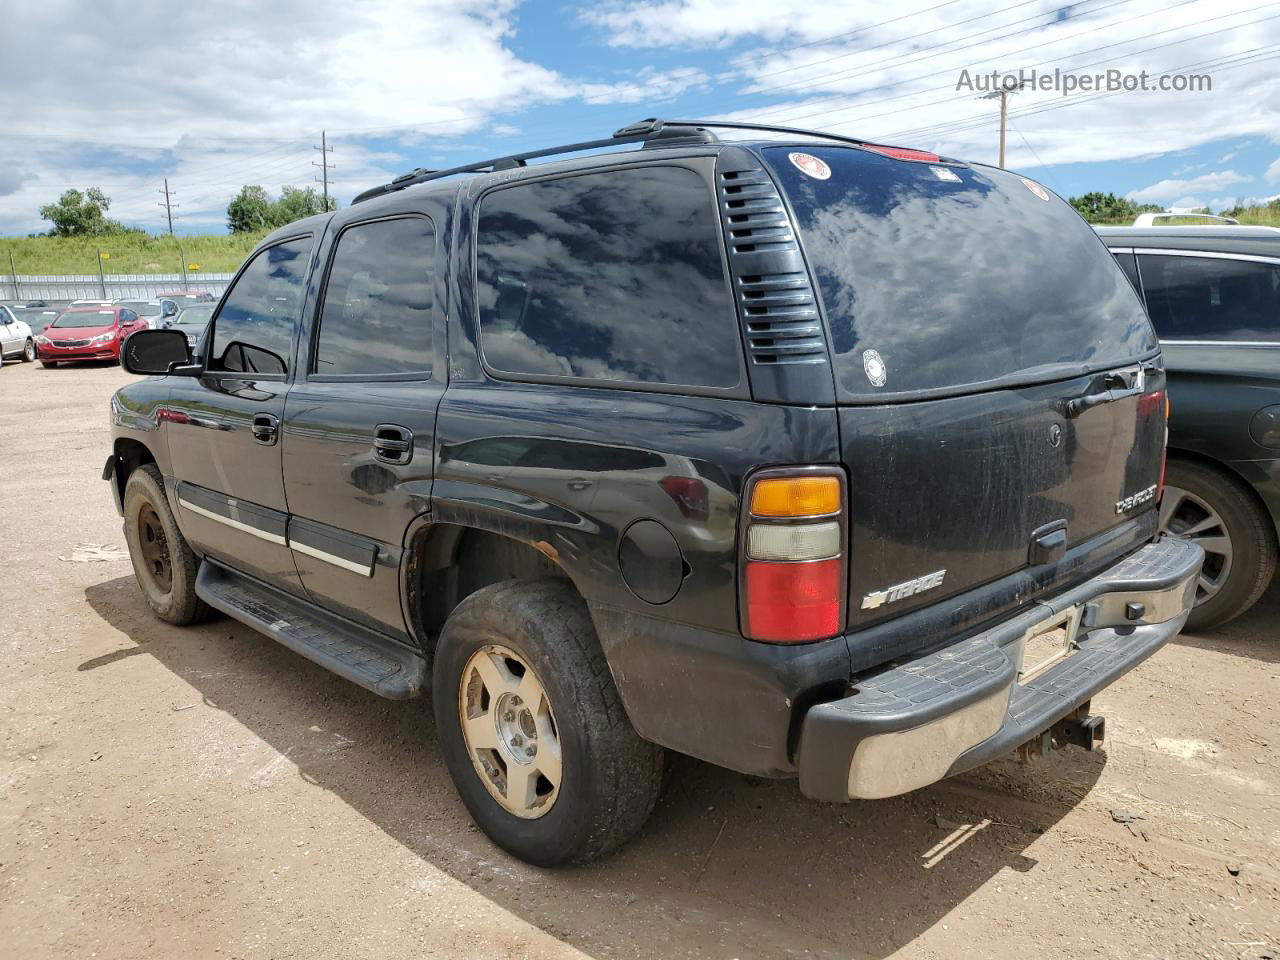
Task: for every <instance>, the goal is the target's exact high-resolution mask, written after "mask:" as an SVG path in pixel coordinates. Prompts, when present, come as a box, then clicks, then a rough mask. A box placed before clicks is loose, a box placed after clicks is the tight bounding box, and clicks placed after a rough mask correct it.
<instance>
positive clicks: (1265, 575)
mask: <svg viewBox="0 0 1280 960" xmlns="http://www.w3.org/2000/svg"><path fill="white" fill-rule="evenodd" d="M1160 529H1161V532H1163V533H1166V534H1168V535H1169V536H1171V537H1177V538H1179V539H1183V540H1190V541H1192V542H1193V543H1197V544H1199V545H1200V546H1201V547H1203V548H1204V553H1205V557H1204V568H1203V569H1202V570H1201V572H1200V579H1199V582H1198V583H1197V585H1196V605H1195V608H1194V609H1193V610H1192V611H1191V616H1190V617H1189V618H1188V619H1187V628H1188V629H1190V630H1204V629H1208V628H1210V627H1216V626H1219V625H1220V624H1223V623H1226V622H1227V621H1228V620H1231V619H1233V618H1235V617H1238V616H1240V614H1242V613H1244V612H1245V611H1246V610H1248V609H1249V608H1250V607H1252V606H1253V605H1254V603H1256V602H1257V600H1258V598H1259V597H1260V596H1262V593H1263V591H1265V590H1266V589H1267V585H1268V584H1269V583H1270V582H1271V577H1272V574H1273V573H1274V572H1275V567H1276V537H1275V530H1274V527H1273V526H1272V523H1271V520H1270V518H1268V516H1267V514H1266V511H1265V510H1263V509H1262V507H1261V506H1260V505H1259V504H1258V503H1257V502H1256V501H1255V500H1254V498H1253V497H1252V496H1251V495H1250V493H1249V491H1248V490H1247V489H1246V488H1245V487H1244V485H1243V484H1242V483H1241V482H1240V481H1239V480H1237V479H1236V478H1234V477H1232V476H1229V475H1228V474H1226V473H1223V472H1222V471H1220V470H1216V469H1214V468H1213V467H1208V466H1205V465H1204V464H1200V463H1195V462H1192V461H1186V460H1172V459H1171V460H1170V461H1169V469H1168V473H1167V475H1166V483H1165V489H1164V499H1163V500H1162V501H1161V503H1160Z"/></svg>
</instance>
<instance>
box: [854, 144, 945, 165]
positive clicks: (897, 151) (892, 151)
mask: <svg viewBox="0 0 1280 960" xmlns="http://www.w3.org/2000/svg"><path fill="white" fill-rule="evenodd" d="M863 149H864V150H870V151H872V152H873V153H879V154H882V155H883V156H886V157H893V159H895V160H915V161H916V162H918V163H940V162H941V161H942V157H940V156H938V155H937V154H936V153H930V152H929V151H927V150H912V149H911V148H910V147H889V146H885V145H883V144H879V143H867V144H863Z"/></svg>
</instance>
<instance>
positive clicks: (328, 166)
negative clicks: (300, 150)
mask: <svg viewBox="0 0 1280 960" xmlns="http://www.w3.org/2000/svg"><path fill="white" fill-rule="evenodd" d="M311 149H312V150H319V151H320V162H319V163H316V162H315V161H314V160H312V161H311V165H312V166H313V167H319V168H320V174H321V175H320V176H318V177H313V178H312V179H313V180H315V181H316V183H323V184H324V208H325V210H326V211H327V210H328V209H329V171H330V170H332V169H333V164H332V163H330V162H329V154H331V153H333V147H331V146H329V141H328V140H327V139H326V138H325V131H324V130H321V131H320V146H318V147H312V148H311Z"/></svg>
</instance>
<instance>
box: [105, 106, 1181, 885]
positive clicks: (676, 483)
mask: <svg viewBox="0 0 1280 960" xmlns="http://www.w3.org/2000/svg"><path fill="white" fill-rule="evenodd" d="M765 130H767V138H762V136H761V132H762V131H765ZM771 138H781V139H771ZM619 146H633V147H638V149H631V150H625V151H620V150H616V149H613V150H610V149H607V148H611V147H619ZM553 154H558V155H563V156H564V158H563V159H559V160H555V161H550V162H546V163H542V164H533V165H531V164H529V162H528V161H529V160H531V159H536V158H541V157H549V156H551V155H553ZM123 363H124V365H125V366H126V368H127V369H129V370H130V371H132V372H135V373H144V374H157V376H152V377H150V378H149V379H146V380H143V381H139V382H137V383H134V384H132V385H130V386H127V387H125V388H123V389H122V390H120V391H119V392H118V393H117V394H116V395H115V397H114V398H113V400H112V404H111V416H112V423H113V433H114V439H113V449H112V451H111V456H110V457H109V459H108V461H107V464H106V469H105V474H104V476H105V479H107V480H109V481H110V483H111V488H112V491H113V493H114V495H115V498H116V503H117V507H118V508H119V509H120V511H121V513H122V515H123V517H124V529H125V534H126V537H127V540H128V544H129V549H130V552H131V554H132V557H133V563H134V568H135V570H136V573H137V579H138V583H139V585H140V587H141V589H142V591H143V593H144V594H145V596H146V598H147V600H148V602H149V603H150V605H151V607H152V608H153V609H154V611H155V612H156V614H157V615H158V616H159V617H161V618H162V619H164V620H167V621H168V622H170V623H174V624H188V623H192V622H194V621H196V620H198V619H200V618H201V617H203V616H205V615H206V614H207V613H209V612H210V611H211V610H213V611H221V612H222V613H225V614H228V615H230V616H231V617H234V618H235V619H237V620H240V621H242V622H244V623H246V624H249V625H250V626H252V627H254V628H256V629H257V630H260V631H261V632H263V633H265V634H267V635H268V636H270V637H273V638H274V639H276V640H278V641H279V642H281V643H283V644H285V645H286V646H288V647H290V648H291V649H293V650H295V651H297V652H298V653H301V654H302V655H303V656H306V657H308V658H310V659H312V660H314V661H316V662H317V663H320V664H322V665H324V666H326V667H328V668H329V669H331V670H333V671H334V672H336V673H338V674H340V675H342V676H344V677H347V678H349V679H350V680H353V681H354V682H356V683H358V684H360V685H361V686H364V687H366V688H368V689H369V690H371V691H373V692H374V693H377V694H380V695H382V696H385V697H391V698H406V697H414V696H418V695H419V694H421V693H424V692H426V691H428V689H429V690H430V695H431V697H432V699H433V708H434V711H435V718H436V726H437V735H438V738H439V743H440V749H441V751H442V754H443V756H444V759H445V761H446V763H447V766H448V768H449V771H450V773H451V775H452V777H453V780H454V782H455V784H456V785H457V789H458V792H459V793H460V795H461V797H462V800H463V802H464V803H465V804H466V806H467V809H468V810H469V811H470V813H471V815H472V816H473V817H474V818H475V820H476V822H477V823H478V824H479V825H480V826H481V827H482V828H483V829H484V830H485V831H486V832H487V833H488V834H489V836H490V837H492V838H493V839H494V840H495V841H496V842H497V843H498V844H499V845H500V846H502V847H503V848H505V849H506V850H508V851H510V852H511V853H513V854H515V855H516V856H518V857H521V858H524V859H525V860H528V861H530V862H532V863H536V864H542V865H554V864H561V863H568V862H582V861H586V860H589V859H591V858H593V857H596V856H598V855H600V854H601V853H603V852H605V851H607V850H609V849H610V848H612V847H614V846H616V845H617V844H619V843H621V842H622V841H623V840H625V839H626V838H627V837H629V836H630V835H632V834H633V833H634V832H635V831H636V830H638V829H639V828H640V826H641V824H642V823H643V822H644V820H645V818H646V816H647V815H648V814H649V812H650V810H651V808H652V807H653V804H654V801H655V798H656V796H657V792H658V788H659V782H660V779H661V773H662V769H663V748H669V749H672V750H677V751H680V752H682V753H685V754H690V755H692V756H694V757H699V758H702V759H703V760H706V761H709V762H711V763H715V764H719V765H721V766H724V767H728V768H731V769H733V770H737V771H741V772H743V773H746V774H753V775H756V776H762V777H798V779H799V786H800V790H801V791H802V792H803V793H805V794H806V795H807V796H809V797H813V798H816V799H820V800H827V801H848V800H850V799H851V798H876V797H886V796H891V795H894V794H899V793H903V792H905V791H909V790H913V789H916V788H918V787H921V786H924V785H926V784H929V783H932V782H934V781H937V780H939V779H941V778H943V777H947V776H951V775H954V774H957V773H960V772H962V771H965V770H969V769H971V768H973V767H975V766H977V765H979V764H982V763H985V762H986V761H989V760H992V759H994V758H998V757H1002V756H1005V755H1008V754H1011V753H1012V752H1013V751H1015V750H1016V749H1019V748H1022V750H1023V752H1024V753H1043V752H1046V751H1048V750H1049V749H1051V748H1053V747H1056V746H1059V745H1063V744H1077V745H1080V746H1084V747H1089V748H1092V747H1093V746H1094V745H1095V744H1096V743H1097V742H1099V741H1100V740H1101V737H1102V732H1103V728H1102V718H1101V717H1098V716H1093V715H1091V714H1090V712H1089V703H1090V698H1091V697H1092V696H1093V695H1094V694H1095V693H1097V692H1098V691H1100V690H1101V689H1103V688H1104V687H1106V686H1107V685H1108V684H1110V683H1112V682H1113V681H1114V680H1116V679H1117V678H1118V677H1120V676H1121V675H1122V674H1124V673H1125V672H1126V671H1128V670H1130V669H1131V668H1133V667H1134V666H1135V665H1137V664H1138V663H1139V662H1141V661H1142V660H1143V659H1144V658H1146V657H1148V656H1150V655H1151V654H1152V653H1153V652H1154V651H1156V650H1157V649H1159V648H1160V646H1161V645H1163V644H1164V643H1165V642H1166V641H1167V640H1169V639H1170V638H1171V637H1172V636H1174V635H1175V634H1177V632H1178V630H1179V629H1180V628H1181V627H1182V624H1183V622H1184V621H1185V620H1186V617H1187V614H1188V611H1189V610H1190V608H1191V605H1192V599H1193V596H1194V591H1195V583H1196V576H1197V573H1198V572H1199V569H1200V565H1201V559H1202V556H1203V554H1202V551H1201V549H1200V548H1199V547H1198V546H1196V545H1195V544H1193V543H1191V542H1188V541H1184V540H1178V539H1164V540H1161V539H1157V509H1156V508H1157V503H1158V502H1159V500H1160V493H1161V482H1162V478H1161V473H1162V462H1163V452H1164V445H1165V432H1166V427H1165V418H1166V403H1165V394H1164V385H1165V377H1164V372H1163V370H1162V368H1161V360H1160V352H1159V345H1158V343H1157V341H1156V338H1155V336H1154V334H1153V332H1152V330H1151V326H1150V324H1149V322H1148V320H1147V318H1146V316H1145V314H1144V312H1143V309H1142V305H1141V303H1140V302H1139V300H1138V298H1137V296H1136V294H1135V293H1134V290H1133V288H1132V287H1131V286H1130V284H1129V283H1128V281H1127V280H1126V279H1125V277H1124V274H1123V273H1122V272H1121V271H1120V269H1119V268H1118V267H1117V266H1116V264H1115V262H1114V261H1113V260H1112V258H1111V257H1110V256H1109V255H1108V253H1107V251H1106V248H1105V247H1104V246H1103V244H1102V243H1101V241H1099V239H1098V238H1097V236H1096V235H1095V234H1094V233H1093V231H1092V230H1090V229H1089V227H1088V226H1087V225H1086V224H1085V223H1084V221H1083V220H1081V219H1080V218H1079V217H1078V216H1077V215H1076V214H1075V212H1074V211H1073V210H1072V209H1071V207H1070V206H1068V205H1067V204H1066V203H1063V202H1062V201H1061V200H1060V199H1058V198H1057V197H1055V196H1052V195H1051V194H1050V193H1049V192H1048V191H1046V190H1045V189H1044V188H1043V187H1042V186H1040V185H1039V184H1037V183H1035V182H1033V181H1031V180H1027V179H1024V178H1022V177H1019V176H1016V175H1015V174H1012V173H1008V172H1006V171H1003V170H999V169H994V168H991V167H986V166H979V165H974V164H967V163H961V162H958V161H955V160H951V159H946V158H942V157H938V156H935V155H932V154H926V153H923V152H920V151H913V150H906V149H903V148H898V147H886V146H881V145H877V144H870V143H865V142H862V141H857V140H851V139H848V138H840V137H834V136H824V135H820V134H810V133H804V132H797V131H789V132H788V131H783V130H779V129H778V128H760V127H755V128H750V129H744V128H741V127H740V126H734V125H729V124H718V123H716V124H712V123H698V124H663V123H662V122H660V121H645V122H642V123H640V124H637V125H635V126H632V127H627V128H624V129H623V130H620V131H619V132H618V133H617V134H615V135H614V136H613V137H609V138H604V139H601V140H596V141H589V142H587V143H583V144H574V145H571V146H568V147H558V148H553V149H548V150H541V151H536V152H534V153H530V154H524V155H520V156H515V157H505V158H501V159H498V160H490V161H485V162H483V163H477V164H472V165H469V166H466V167H460V168H455V169H452V170H444V171H438V172H432V171H427V170H416V171H413V172H412V173H409V174H406V175H404V176H403V177H400V178H398V179H397V180H395V181H393V182H391V183H389V184H387V185H385V186H382V187H378V188H375V189H374V190H370V191H367V192H366V193H365V194H363V195H361V196H360V197H358V198H357V201H356V202H355V203H353V205H352V206H351V207H350V208H348V209H346V210H343V211H341V212H338V213H333V214H323V215H320V216H317V217H311V218H309V219H306V220H301V221H298V222H297V223H293V224H290V225H289V226H287V227H284V228H282V229H280V230H278V231H276V232H275V233H273V234H271V235H270V236H269V237H267V238H266V239H265V240H264V241H263V242H262V243H261V245H260V246H259V247H258V249H257V250H256V251H255V252H254V253H253V254H252V255H251V256H250V257H249V259H248V260H247V262H246V263H245V264H244V266H243V267H241V269H240V271H239V273H238V274H237V276H236V278H235V279H234V280H233V281H232V283H231V285H230V287H229V288H228V290H227V292H226V293H225V294H224V295H223V297H222V299H221V301H220V303H219V304H218V307H217V311H216V312H215V314H214V316H213V319H212V321H211V322H210V324H209V327H208V330H207V331H206V333H205V334H204V336H203V337H202V338H201V340H200V342H199V343H198V345H197V347H196V348H195V349H194V350H190V349H189V347H188V343H187V339H186V337H184V336H183V335H182V334H181V333H179V332H177V331H168V330H154V331H145V332H139V333H136V334H134V335H133V336H131V337H130V338H129V340H128V342H127V344H126V347H125V351H124V359H123Z"/></svg>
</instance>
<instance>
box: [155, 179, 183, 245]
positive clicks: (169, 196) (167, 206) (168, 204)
mask: <svg viewBox="0 0 1280 960" xmlns="http://www.w3.org/2000/svg"><path fill="white" fill-rule="evenodd" d="M156 192H157V193H163V194H164V202H163V203H157V204H156V206H157V207H164V215H165V216H166V217H168V218H169V235H170V236H172V235H173V208H174V207H176V206H178V204H176V203H174V202H173V198H174V197H176V196H177V194H176V193H171V192H170V190H169V178H168V177H165V178H164V189H163V190H158V191H156Z"/></svg>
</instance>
